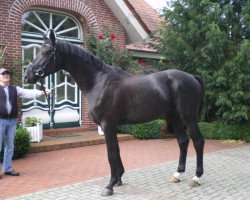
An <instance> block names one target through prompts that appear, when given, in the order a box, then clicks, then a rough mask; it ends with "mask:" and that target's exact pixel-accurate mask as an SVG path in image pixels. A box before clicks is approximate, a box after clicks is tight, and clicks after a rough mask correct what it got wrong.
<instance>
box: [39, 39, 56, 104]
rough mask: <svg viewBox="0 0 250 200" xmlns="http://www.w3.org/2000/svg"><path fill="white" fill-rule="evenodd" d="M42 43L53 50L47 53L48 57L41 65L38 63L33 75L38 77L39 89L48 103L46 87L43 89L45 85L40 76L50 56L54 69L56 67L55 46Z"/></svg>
mask: <svg viewBox="0 0 250 200" xmlns="http://www.w3.org/2000/svg"><path fill="white" fill-rule="evenodd" d="M44 45H45V46H48V47H50V48H52V49H53V52H52V53H51V54H50V55H48V57H47V58H46V59H45V61H44V62H43V63H42V65H40V67H39V68H38V69H37V70H36V73H35V75H36V76H38V77H39V82H40V84H41V89H42V90H43V92H44V94H45V97H46V99H47V102H48V104H50V102H49V97H48V94H47V92H46V89H45V87H44V85H43V82H42V77H43V75H44V69H45V67H46V66H47V65H48V63H49V61H50V60H51V58H52V56H53V65H54V69H56V48H55V47H53V46H51V45H49V44H44Z"/></svg>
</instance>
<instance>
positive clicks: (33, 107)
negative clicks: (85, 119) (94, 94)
mask: <svg viewBox="0 0 250 200" xmlns="http://www.w3.org/2000/svg"><path fill="white" fill-rule="evenodd" d="M49 29H53V30H54V31H55V33H56V35H57V37H58V38H60V39H63V40H66V41H68V42H72V43H75V44H79V45H82V35H83V34H82V29H81V26H80V24H79V23H78V22H77V20H76V19H74V18H73V17H72V16H70V15H68V14H64V13H58V12H55V11H51V10H41V9H33V10H29V11H27V12H25V13H24V14H23V16H22V61H23V63H24V67H25V65H27V64H28V63H29V62H30V61H31V60H33V58H34V57H35V56H36V55H37V53H38V51H39V49H40V45H41V44H42V43H43V36H42V34H46V33H47V31H48V30H49ZM44 84H45V85H46V87H47V88H48V89H52V90H53V92H54V95H53V98H51V100H50V106H51V107H53V109H54V112H50V111H51V110H52V109H51V108H49V107H48V103H47V100H46V99H45V97H41V98H37V99H32V100H24V101H23V107H22V112H23V116H22V118H23V119H24V118H26V117H27V116H35V117H37V118H40V119H42V122H43V125H44V128H58V127H72V126H80V125H81V98H80V97H81V93H80V91H79V89H78V87H77V85H76V83H75V82H74V80H73V79H72V78H71V76H70V75H69V74H68V73H66V72H63V71H60V72H57V73H55V74H52V75H50V76H48V77H47V78H46V79H45V80H44ZM23 87H24V88H36V89H40V83H37V84H36V85H29V84H26V83H25V82H23Z"/></svg>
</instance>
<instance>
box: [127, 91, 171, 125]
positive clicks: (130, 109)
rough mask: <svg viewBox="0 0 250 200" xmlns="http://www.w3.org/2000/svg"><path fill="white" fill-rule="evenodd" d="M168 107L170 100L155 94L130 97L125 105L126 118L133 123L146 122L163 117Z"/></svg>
mask: <svg viewBox="0 0 250 200" xmlns="http://www.w3.org/2000/svg"><path fill="white" fill-rule="evenodd" d="M169 109H170V102H169V101H168V100H166V99H164V98H162V97H159V96H158V97H157V95H152V96H145V97H143V98H141V100H138V99H137V98H135V99H134V98H131V99H130V100H129V103H128V105H127V109H126V116H127V120H128V121H131V122H133V123H141V122H148V121H152V120H155V119H160V118H165V116H166V113H167V112H168V111H169Z"/></svg>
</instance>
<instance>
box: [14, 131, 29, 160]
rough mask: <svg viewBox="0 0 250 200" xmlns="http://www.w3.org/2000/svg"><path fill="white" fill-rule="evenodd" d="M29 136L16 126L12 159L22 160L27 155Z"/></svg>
mask: <svg viewBox="0 0 250 200" xmlns="http://www.w3.org/2000/svg"><path fill="white" fill-rule="evenodd" d="M30 140H31V137H30V134H29V132H28V131H27V129H26V128H24V127H23V126H18V127H17V130H16V138H15V150H14V156H13V158H15V159H16V158H22V157H24V156H25V154H27V153H28V151H29V148H30Z"/></svg>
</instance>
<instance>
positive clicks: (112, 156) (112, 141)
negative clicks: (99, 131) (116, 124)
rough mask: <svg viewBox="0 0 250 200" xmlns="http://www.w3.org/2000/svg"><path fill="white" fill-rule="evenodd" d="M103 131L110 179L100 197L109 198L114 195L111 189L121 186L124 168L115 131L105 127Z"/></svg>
mask: <svg viewBox="0 0 250 200" xmlns="http://www.w3.org/2000/svg"><path fill="white" fill-rule="evenodd" d="M103 130H104V134H105V140H106V146H107V153H108V161H109V165H110V171H111V178H110V181H109V184H108V185H107V186H106V187H105V189H104V191H103V192H102V196H111V195H113V193H114V190H113V187H114V186H115V185H116V184H117V185H121V184H122V180H121V177H122V175H123V173H124V167H123V164H122V161H121V157H120V148H119V145H118V139H117V135H116V129H110V128H108V127H105V128H104V129H103Z"/></svg>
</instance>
